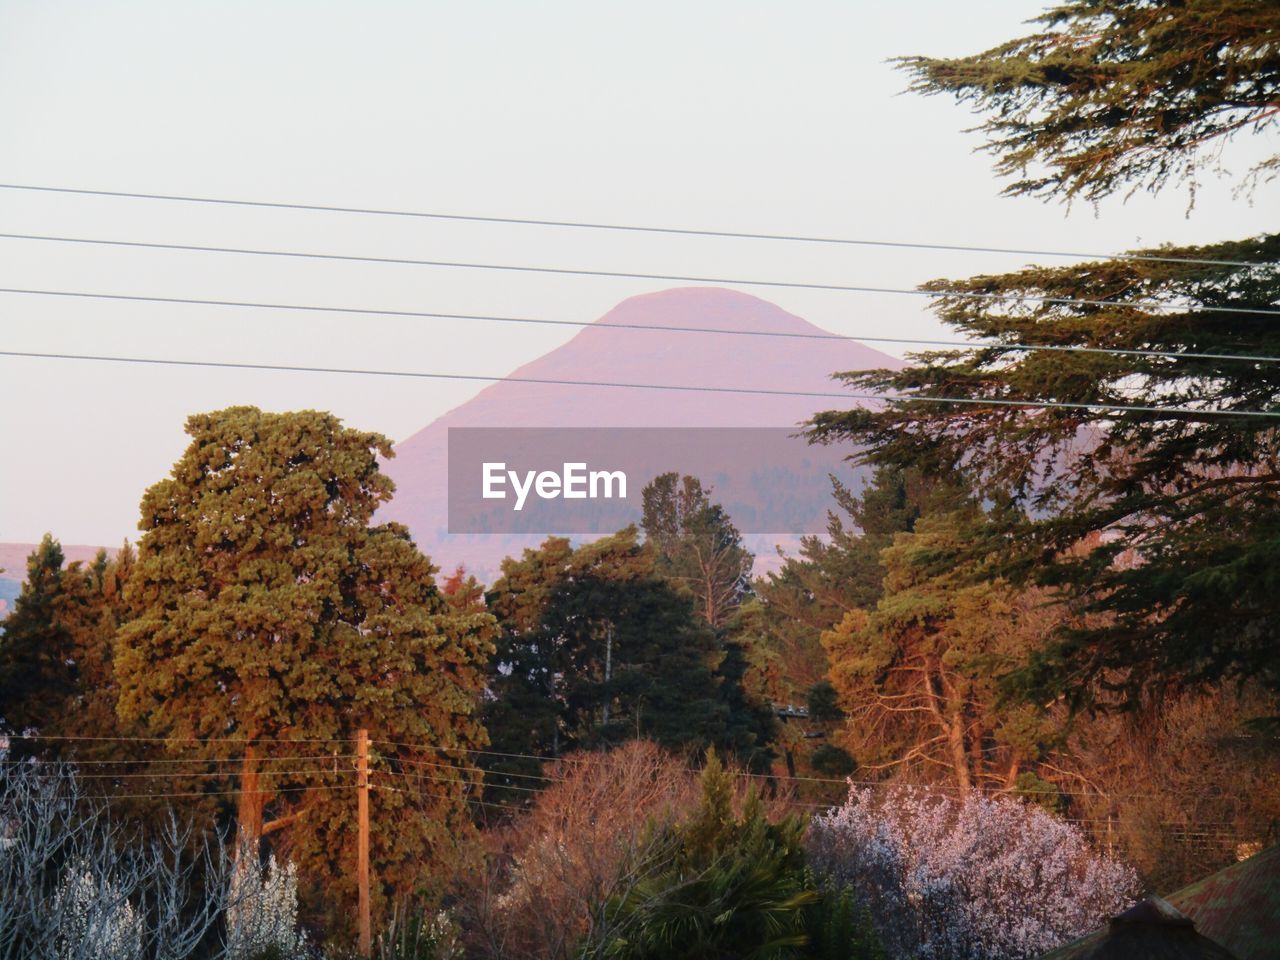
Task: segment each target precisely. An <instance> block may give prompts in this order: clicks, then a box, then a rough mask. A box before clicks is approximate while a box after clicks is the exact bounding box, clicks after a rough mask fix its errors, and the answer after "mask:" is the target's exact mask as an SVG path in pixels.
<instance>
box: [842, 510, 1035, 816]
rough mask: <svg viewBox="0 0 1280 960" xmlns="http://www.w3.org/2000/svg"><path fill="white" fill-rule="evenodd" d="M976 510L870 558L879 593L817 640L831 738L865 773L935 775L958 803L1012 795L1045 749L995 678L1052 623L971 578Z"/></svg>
mask: <svg viewBox="0 0 1280 960" xmlns="http://www.w3.org/2000/svg"><path fill="white" fill-rule="evenodd" d="M984 522H985V517H984V515H983V513H982V511H981V510H980V509H979V508H978V506H977V505H976V504H974V505H970V506H969V507H968V508H967V509H963V510H952V511H947V512H941V513H930V514H926V515H925V516H923V517H921V518H920V520H919V521H918V522H917V523H916V525H915V530H914V531H913V532H912V533H903V534H899V535H898V536H897V537H895V539H894V543H893V545H892V546H890V547H887V548H886V549H885V550H884V551H883V554H882V558H883V564H884V568H885V580H884V593H883V595H882V596H881V598H880V600H879V601H878V602H877V604H876V605H875V607H874V608H871V609H869V610H862V609H855V610H852V611H850V612H849V613H847V614H846V615H845V616H844V618H843V619H842V620H841V621H840V623H838V624H836V626H834V627H833V628H832V629H831V630H828V631H826V632H825V633H823V635H822V642H823V646H824V647H825V648H826V650H827V654H828V656H829V658H830V663H831V666H830V678H831V684H832V686H833V687H834V690H835V693H836V696H837V699H838V702H839V705H840V707H841V708H842V709H843V711H844V713H845V714H846V716H847V721H846V722H845V723H844V724H843V725H842V726H841V727H840V729H839V731H838V735H837V739H839V740H840V741H841V742H842V743H844V744H845V745H846V746H847V747H848V748H849V749H850V751H851V753H852V754H853V755H854V756H855V757H856V758H857V759H858V761H859V762H860V763H861V764H864V765H865V766H866V767H872V768H875V769H880V770H885V769H893V768H901V767H906V768H908V769H909V768H912V767H915V768H923V769H922V770H921V771H920V772H921V775H924V776H929V775H931V774H932V773H933V772H934V771H938V770H946V771H948V772H949V776H950V777H951V778H952V780H953V781H954V783H955V784H956V785H957V786H958V787H959V788H960V789H961V790H963V791H967V790H969V789H971V788H975V787H977V788H982V787H987V786H996V787H999V788H1003V789H1012V788H1013V787H1014V786H1015V785H1016V784H1017V782H1018V777H1019V775H1021V774H1022V773H1024V772H1028V771H1030V770H1033V769H1034V764H1035V762H1036V761H1037V760H1039V759H1041V757H1042V756H1043V754H1044V753H1045V751H1046V750H1047V749H1049V747H1050V746H1051V745H1053V744H1054V743H1055V742H1056V739H1057V736H1058V733H1057V728H1056V726H1055V725H1054V724H1053V723H1052V722H1050V720H1049V718H1048V717H1047V716H1046V715H1045V714H1044V712H1043V711H1041V710H1038V709H1035V708H1032V707H1030V706H1027V705H1023V704H1020V703H1009V702H1006V701H1004V700H1003V699H1002V698H1001V696H1000V691H999V689H998V686H997V678H998V677H1000V676H1001V675H1002V674H1004V673H1007V672H1008V671H1009V670H1010V669H1011V668H1012V666H1013V665H1015V664H1017V663H1019V662H1021V660H1022V659H1023V658H1025V656H1026V655H1027V654H1028V652H1029V651H1031V650H1034V649H1036V648H1037V647H1038V646H1039V645H1040V644H1041V643H1042V642H1043V640H1044V635H1045V634H1046V633H1047V631H1048V629H1049V628H1050V627H1051V626H1052V624H1053V622H1054V616H1053V614H1052V613H1051V612H1050V611H1048V610H1047V609H1046V608H1045V606H1044V603H1043V598H1041V597H1038V596H1031V595H1020V594H1019V593H1018V592H1017V591H1015V590H1013V589H1011V588H1010V587H1009V585H1008V584H1006V583H1004V582H1002V581H1001V580H999V579H998V578H989V577H987V576H985V572H984V571H982V570H981V569H976V570H975V569H972V566H973V563H974V562H973V561H972V560H969V559H967V558H966V552H967V550H966V544H967V543H968V542H969V541H971V540H972V539H974V538H975V536H980V529H981V527H982V525H983V524H984Z"/></svg>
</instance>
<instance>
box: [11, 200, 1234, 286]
mask: <svg viewBox="0 0 1280 960" xmlns="http://www.w3.org/2000/svg"><path fill="white" fill-rule="evenodd" d="M0 189H3V190H26V191H32V192H41V193H64V194H76V195H79V196H92V197H118V198H126V199H131V200H164V201H171V202H175V203H203V204H216V205H221V206H234V207H257V208H265V209H273V210H310V211H314V212H320V213H354V214H362V215H369V216H379V217H410V218H414V219H420V220H444V221H454V222H466V223H494V224H508V225H512V226H528V227H564V228H569V229H575V230H609V231H615V232H624V233H653V234H665V235H667V236H684V237H716V238H721V239H731V240H777V241H784V242H790V243H823V244H837V245H842V246H856V247H887V248H893V249H904V250H948V251H953V252H961V253H1007V254H1015V255H1019V256H1032V257H1069V258H1073V259H1093V260H1134V261H1142V262H1150V263H1187V264H1199V265H1204V266H1221V267H1252V266H1256V264H1253V263H1249V262H1248V261H1240V260H1209V259H1201V258H1197V257H1162V256H1159V255H1156V254H1142V253H1084V252H1080V251H1066V250H1036V249H1029V250H1028V249H1020V248H1016V247H985V246H974V245H971V244H959V243H924V242H918V241H907V240H870V239H864V238H850V237H821V236H805V235H801V234H786V233H750V232H745V231H739V230H708V229H697V228H690V227H655V226H643V225H637V224H620V223H597V222H590V221H580V220H541V219H534V218H530V217H497V216H481V215H478V214H461V213H434V212H427V211H418V210H389V209H385V208H377V207H341V206H334V205H330V204H314V203H285V202H281V201H267V200H236V199H228V198H224V197H196V196H182V195H178V194H165V193H135V192H131V191H125V190H85V189H78V188H74V187H51V186H38V185H34V184H21V183H0Z"/></svg>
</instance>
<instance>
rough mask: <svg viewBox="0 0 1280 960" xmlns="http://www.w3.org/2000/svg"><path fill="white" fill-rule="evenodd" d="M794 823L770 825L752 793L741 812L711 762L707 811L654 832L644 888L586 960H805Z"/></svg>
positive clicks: (615, 908)
mask: <svg viewBox="0 0 1280 960" xmlns="http://www.w3.org/2000/svg"><path fill="white" fill-rule="evenodd" d="M803 835H804V824H803V823H802V822H801V821H800V820H799V819H798V818H794V817H787V818H784V819H783V820H782V821H780V822H778V823H770V822H769V821H768V819H767V818H766V817H765V814H764V808H763V805H762V804H761V802H760V797H759V795H758V794H756V793H755V792H754V791H753V792H751V793H750V794H749V795H748V797H747V800H746V802H745V803H744V804H743V809H742V811H741V813H739V812H737V811H735V810H734V808H733V784H732V777H730V776H729V775H728V774H727V773H726V772H725V771H724V769H723V767H722V766H721V765H720V762H719V761H718V760H717V759H716V757H715V755H714V754H712V755H711V757H710V758H709V760H708V762H707V765H706V767H705V768H704V770H703V773H702V802H701V804H700V805H699V807H698V809H697V810H696V811H695V812H694V814H693V816H692V817H690V819H689V820H688V822H686V823H684V824H679V825H675V826H671V827H666V828H663V829H660V830H658V831H656V836H655V838H654V839H653V840H652V841H651V842H650V843H649V844H648V850H649V852H650V858H649V861H648V862H642V863H640V864H638V865H637V866H636V867H635V868H634V872H635V874H636V875H637V876H638V877H640V879H639V880H638V882H636V883H635V884H634V885H633V886H631V887H629V888H627V889H626V890H625V892H624V893H623V894H615V895H614V896H613V897H612V898H611V900H610V902H609V904H608V905H607V908H606V914H607V922H606V923H605V924H603V927H604V929H605V930H607V931H608V934H607V939H605V938H602V939H603V940H604V942H589V943H588V945H587V948H586V949H585V950H584V955H585V956H587V957H593V956H601V957H614V958H619V960H647V958H655V960H656V958H664V960H665V958H670V960H717V958H721V957H744V958H745V957H752V958H758V960H784V958H788V957H797V958H798V957H800V956H802V954H801V952H800V949H801V948H802V947H804V946H805V945H807V944H808V942H809V936H808V934H807V933H806V931H805V925H806V920H807V919H808V916H807V910H808V908H810V907H811V905H813V904H814V903H816V902H817V901H818V899H819V898H818V894H817V892H816V891H815V890H812V889H810V888H808V887H807V886H806V883H805V880H806V875H805V870H804V853H803V847H802V843H801V841H802V837H803Z"/></svg>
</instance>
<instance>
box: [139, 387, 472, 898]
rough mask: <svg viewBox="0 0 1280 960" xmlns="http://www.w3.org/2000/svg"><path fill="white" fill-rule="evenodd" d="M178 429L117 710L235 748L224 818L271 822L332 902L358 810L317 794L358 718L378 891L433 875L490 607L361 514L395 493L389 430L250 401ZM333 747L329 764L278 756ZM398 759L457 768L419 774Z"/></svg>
mask: <svg viewBox="0 0 1280 960" xmlns="http://www.w3.org/2000/svg"><path fill="white" fill-rule="evenodd" d="M187 432H188V433H189V434H190V435H191V437H192V441H191V444H190V446H189V447H188V448H187V450H186V452H185V453H184V454H183V456H182V458H181V459H180V460H179V461H178V462H177V464H175V466H174V469H173V473H172V475H171V477H169V478H168V479H165V480H162V481H160V482H159V483H157V484H156V485H154V486H153V487H151V488H150V489H149V490H148V491H147V492H146V495H145V496H144V498H143V503H142V521H141V524H140V526H141V528H142V529H143V531H144V533H143V536H142V539H141V542H140V544H139V548H138V559H137V562H136V564H135V566H134V568H133V571H132V574H131V576H130V579H129V583H128V586H127V590H126V595H127V598H128V600H129V602H130V604H131V605H132V608H133V616H132V618H131V619H130V620H128V622H126V623H124V624H123V625H122V626H121V628H120V630H119V634H118V638H117V643H116V674H117V678H118V681H119V684H120V702H119V711H120V714H121V716H122V717H124V718H125V719H126V720H128V719H133V718H137V719H138V720H140V721H142V722H143V723H145V724H146V726H147V729H148V730H149V731H151V732H152V733H153V734H158V735H162V736H166V737H172V738H177V739H179V740H182V741H187V740H193V741H197V742H210V741H213V742H214V743H216V749H217V750H219V751H221V753H222V754H224V755H225V754H226V753H227V752H231V751H237V750H238V751H240V752H242V753H243V758H244V759H243V762H242V764H241V769H240V775H239V784H238V789H239V805H238V811H237V825H238V828H239V829H240V831H241V832H242V834H243V835H244V836H245V837H247V839H248V840H249V841H250V842H253V841H256V840H257V839H258V838H259V837H261V836H263V835H264V834H266V833H270V832H272V830H273V829H274V828H276V827H279V828H282V839H283V844H282V846H283V847H284V849H285V850H286V851H287V852H288V854H289V855H290V856H291V858H292V859H293V860H294V862H296V863H297V864H298V866H299V870H300V880H301V884H302V886H303V887H304V888H306V887H307V886H308V885H312V886H315V885H321V884H322V885H323V886H325V887H327V889H328V892H329V894H330V896H331V897H335V898H338V899H341V898H344V897H346V896H347V895H348V894H350V893H351V892H352V891H353V889H354V888H353V883H354V875H355V870H354V856H355V851H354V848H353V845H352V844H350V843H349V842H347V838H348V837H350V836H351V835H352V831H353V830H354V825H353V821H354V813H355V803H354V795H353V794H352V793H351V792H350V791H347V790H341V789H327V788H329V787H332V786H334V785H337V784H341V783H343V782H347V781H349V780H350V777H351V772H350V771H351V764H350V759H349V758H350V754H351V752H352V751H351V743H352V742H353V739H354V737H355V733H356V730H357V729H358V728H360V727H365V728H368V729H370V730H371V731H373V733H372V736H373V737H374V738H376V739H378V740H381V741H385V742H386V744H385V745H381V746H379V747H378V749H377V750H376V752H375V757H374V764H373V765H374V769H375V770H378V771H385V772H387V773H388V774H389V775H397V774H399V775H400V780H399V782H400V784H401V787H402V789H401V790H400V791H399V792H392V791H377V792H375V793H374V795H373V798H372V801H373V802H372V805H373V815H372V818H371V819H372V823H373V825H374V826H373V830H372V836H371V842H372V849H373V856H374V858H375V860H376V862H377V863H378V864H379V871H378V875H377V879H378V881H379V889H378V890H376V891H375V893H376V894H377V895H378V897H379V900H381V897H382V894H383V893H384V892H390V891H401V892H408V891H411V890H416V889H419V888H420V887H422V886H424V885H429V883H430V881H431V878H432V874H433V872H434V871H433V867H436V866H438V865H439V864H440V863H442V862H447V861H448V860H449V859H450V858H451V857H452V855H453V852H454V848H455V845H456V842H457V839H458V837H459V836H461V835H465V831H466V824H467V817H466V816H465V813H466V810H465V806H464V805H463V803H462V799H461V796H462V791H463V790H464V789H465V785H466V783H467V781H468V780H470V779H471V778H472V776H473V773H474V767H473V766H472V763H471V760H470V759H469V757H468V751H470V750H472V749H474V748H477V747H482V746H484V744H485V739H484V731H483V729H482V727H481V726H480V723H479V720H478V718H477V716H476V701H477V698H478V696H479V693H480V690H481V686H482V676H483V674H482V671H481V665H482V663H483V661H484V659H485V658H486V657H487V655H488V653H489V652H490V650H491V649H492V646H491V637H492V633H493V621H492V618H490V617H489V616H488V615H487V614H485V613H481V612H469V611H459V610H457V609H455V608H453V607H451V606H450V605H449V604H448V603H447V602H446V601H445V599H444V598H443V597H442V596H441V594H440V591H439V590H438V589H437V588H436V585H435V582H434V573H435V568H434V567H432V566H431V564H430V562H429V561H428V560H427V558H426V557H424V556H423V555H422V554H421V553H420V552H419V551H418V550H417V548H416V547H415V546H414V545H413V543H412V541H411V540H410V539H409V536H408V533H407V532H406V531H405V530H404V528H403V527H400V526H399V525H396V524H374V523H373V514H374V511H375V510H376V509H377V508H378V507H379V506H380V505H381V504H383V503H385V502H386V501H387V500H389V499H390V497H391V495H392V491H393V486H392V483H391V481H390V480H389V479H388V478H387V477H386V475H385V474H383V473H382V472H381V471H380V470H379V467H378V460H377V455H378V454H381V455H383V456H390V455H391V448H390V442H389V441H388V440H387V439H386V438H385V437H381V436H379V435H377V434H372V433H363V432H360V431H356V430H351V429H348V428H344V427H342V426H341V424H340V423H339V421H338V420H337V419H336V418H334V417H332V416H330V415H328V414H324V413H318V412H313V411H307V412H302V413H290V414H269V413H263V412H262V411H259V410H257V409H256V408H253V407H233V408H230V409H227V410H223V411H219V412H216V413H210V414H202V415H198V416H193V417H191V418H190V419H189V420H188V421H187ZM291 744H293V745H305V749H304V750H302V751H301V752H299V750H298V749H297V746H293V747H290V745H291ZM393 745H394V746H393ZM330 748H331V749H332V752H333V755H334V761H333V767H332V770H331V772H329V768H328V764H303V765H299V764H298V763H297V762H296V760H295V761H293V763H292V764H290V762H289V761H290V758H293V757H296V756H306V755H311V754H315V753H316V752H320V753H322V754H327V753H328V752H330ZM339 758H341V759H339ZM409 761H414V762H417V763H421V762H427V763H433V764H443V765H444V768H445V769H448V768H453V769H454V770H455V771H456V777H455V779H453V780H452V781H451V782H450V783H445V784H444V785H441V784H440V783H435V782H432V783H430V784H427V783H425V782H423V783H419V782H418V781H419V780H420V779H421V777H420V776H419V775H410V772H409V771H410V770H421V769H423V768H422V767H420V766H409V767H406V766H405V764H406V763H407V762H409ZM317 767H318V769H317ZM436 779H439V778H436ZM269 812H270V813H273V814H274V815H275V817H276V819H275V820H273V821H271V822H266V817H267V815H268V813H269Z"/></svg>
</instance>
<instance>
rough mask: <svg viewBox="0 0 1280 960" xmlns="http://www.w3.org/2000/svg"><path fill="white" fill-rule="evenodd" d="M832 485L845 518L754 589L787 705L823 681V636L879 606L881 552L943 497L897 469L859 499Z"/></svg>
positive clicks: (806, 541) (832, 520) (779, 692)
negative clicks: (848, 618)
mask: <svg viewBox="0 0 1280 960" xmlns="http://www.w3.org/2000/svg"><path fill="white" fill-rule="evenodd" d="M833 485H834V497H835V501H836V505H837V507H838V508H839V512H837V511H831V513H830V514H829V517H828V522H827V536H826V537H825V538H820V537H804V538H803V539H802V540H801V546H800V552H799V555H798V556H793V557H788V558H787V559H786V562H785V563H784V564H783V565H782V569H781V570H779V571H778V572H776V573H770V574H768V575H767V576H765V577H762V578H760V579H759V580H757V581H756V585H755V589H756V592H757V594H758V595H759V597H760V605H759V609H758V611H757V614H756V615H757V616H758V618H759V620H760V625H759V626H760V632H762V633H763V634H765V635H766V637H767V640H766V643H767V645H768V648H769V652H770V654H771V655H772V657H773V658H774V660H775V662H776V671H775V672H776V679H775V683H776V689H775V691H774V692H775V696H776V697H777V698H778V699H780V700H783V701H785V702H788V703H798V702H801V701H802V700H803V699H804V698H805V697H806V696H807V692H808V691H809V690H810V689H812V687H813V686H814V685H815V684H817V683H821V682H822V681H823V680H825V678H826V672H827V671H826V657H825V655H824V654H823V652H822V646H821V643H820V639H819V638H820V637H821V635H822V631H824V630H829V629H831V627H833V626H835V624H837V623H839V622H840V619H841V618H842V617H843V616H844V615H845V614H846V613H847V612H848V611H850V610H853V609H857V608H862V607H867V606H874V605H875V602H876V600H878V599H879V597H880V592H881V582H882V581H883V579H884V570H883V568H882V567H881V566H880V551H881V550H883V549H884V548H885V547H887V546H889V544H890V543H892V542H893V536H894V534H896V533H901V532H905V531H909V530H910V529H911V528H912V526H913V525H914V524H915V520H916V518H917V517H918V516H919V515H920V512H921V509H922V508H923V506H924V505H925V504H926V503H928V502H930V501H932V500H933V499H934V498H935V497H936V496H938V494H937V492H936V490H935V484H933V483H932V482H929V481H926V480H924V479H923V478H922V477H921V476H920V475H919V474H918V473H916V472H914V471H900V470H896V469H892V468H886V469H882V470H879V471H877V472H876V474H875V476H874V477H873V478H872V480H871V483H870V485H869V486H868V487H867V488H866V489H865V490H862V491H859V492H855V491H852V490H850V489H848V488H847V487H845V486H844V485H843V484H841V483H839V482H834V484H833Z"/></svg>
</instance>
